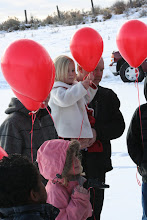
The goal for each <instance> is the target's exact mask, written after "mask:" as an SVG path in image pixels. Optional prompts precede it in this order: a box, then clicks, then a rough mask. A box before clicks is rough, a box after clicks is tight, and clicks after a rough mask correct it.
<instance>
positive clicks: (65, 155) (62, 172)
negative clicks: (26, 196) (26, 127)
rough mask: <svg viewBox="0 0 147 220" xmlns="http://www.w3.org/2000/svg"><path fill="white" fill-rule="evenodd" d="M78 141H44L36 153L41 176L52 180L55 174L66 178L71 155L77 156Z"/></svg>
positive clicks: (70, 165) (70, 163)
mask: <svg viewBox="0 0 147 220" xmlns="http://www.w3.org/2000/svg"><path fill="white" fill-rule="evenodd" d="M79 148H80V144H79V142H78V141H76V140H75V141H67V140H63V139H58V140H50V141H45V142H44V143H43V144H42V145H41V147H40V148H39V150H38V152H37V162H38V166H39V170H40V173H41V175H42V176H43V177H44V178H45V179H49V180H53V179H54V178H56V177H57V174H58V175H59V177H60V176H62V177H66V175H67V173H68V171H69V170H70V168H71V167H72V158H73V154H74V153H76V155H78V154H79Z"/></svg>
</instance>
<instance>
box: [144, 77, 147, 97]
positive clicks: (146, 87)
mask: <svg viewBox="0 0 147 220" xmlns="http://www.w3.org/2000/svg"><path fill="white" fill-rule="evenodd" d="M144 96H145V99H146V101H147V77H145V80H144Z"/></svg>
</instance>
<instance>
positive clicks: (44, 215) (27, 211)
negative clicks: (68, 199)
mask: <svg viewBox="0 0 147 220" xmlns="http://www.w3.org/2000/svg"><path fill="white" fill-rule="evenodd" d="M58 214H59V209H57V208H55V207H54V206H52V205H50V204H39V205H25V206H18V207H12V208H0V219H1V220H54V219H55V218H56V217H57V215H58Z"/></svg>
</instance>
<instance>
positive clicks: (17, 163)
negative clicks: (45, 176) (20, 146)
mask: <svg viewBox="0 0 147 220" xmlns="http://www.w3.org/2000/svg"><path fill="white" fill-rule="evenodd" d="M38 177H39V172H38V170H37V167H35V165H34V164H33V163H32V162H31V161H29V159H28V158H27V157H25V156H21V155H19V154H12V155H9V156H8V157H3V159H2V160H1V161H0V207H1V208H5V207H13V206H20V205H25V204H28V202H29V198H30V192H31V190H32V189H33V190H34V191H39V186H38V180H39V178H38Z"/></svg>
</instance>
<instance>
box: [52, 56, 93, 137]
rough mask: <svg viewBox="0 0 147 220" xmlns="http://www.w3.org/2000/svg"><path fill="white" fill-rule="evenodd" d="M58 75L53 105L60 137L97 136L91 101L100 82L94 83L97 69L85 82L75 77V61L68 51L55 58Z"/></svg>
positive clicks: (54, 88)
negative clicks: (88, 110)
mask: <svg viewBox="0 0 147 220" xmlns="http://www.w3.org/2000/svg"><path fill="white" fill-rule="evenodd" d="M54 64H55V69H56V76H55V83H54V85H53V89H52V91H51V96H50V101H49V106H50V108H51V112H52V117H53V120H54V123H55V127H56V130H57V133H58V136H59V137H62V138H67V139H73V138H77V139H79V138H93V133H92V129H91V125H90V122H89V119H88V115H87V111H86V108H88V107H87V104H88V103H89V102H90V101H91V100H92V99H93V98H94V96H95V94H96V91H97V86H95V84H93V83H91V82H92V81H91V80H92V79H93V73H90V74H89V75H88V76H87V78H86V79H85V80H84V81H82V82H77V81H75V78H76V72H75V64H74V61H73V60H72V59H71V58H70V57H68V56H65V55H61V56H59V57H57V58H56V59H55V61H54Z"/></svg>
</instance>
